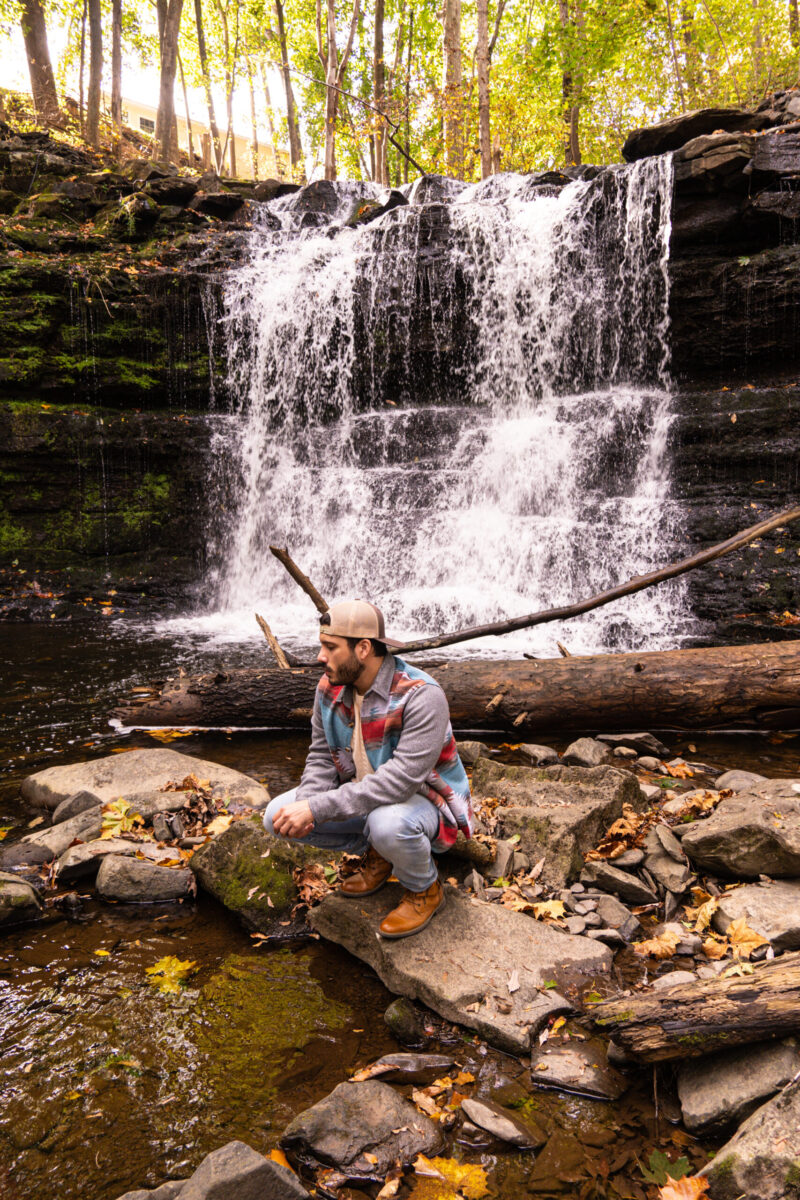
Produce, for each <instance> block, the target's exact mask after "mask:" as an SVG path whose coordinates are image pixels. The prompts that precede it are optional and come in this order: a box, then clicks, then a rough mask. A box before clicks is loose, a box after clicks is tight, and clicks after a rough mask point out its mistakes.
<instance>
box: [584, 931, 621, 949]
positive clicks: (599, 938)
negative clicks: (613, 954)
mask: <svg viewBox="0 0 800 1200" xmlns="http://www.w3.org/2000/svg"><path fill="white" fill-rule="evenodd" d="M586 936H587V937H590V938H591V939H592V941H594V942H602V943H603V945H604V946H611V947H612V948H613V949H616V948H617V947H619V946H625V945H627V942H626V941H625V938H624V937H623V936H622V934H621V933H620V932H619V930H617V929H590V930H589V931H588V933H587V934H586Z"/></svg>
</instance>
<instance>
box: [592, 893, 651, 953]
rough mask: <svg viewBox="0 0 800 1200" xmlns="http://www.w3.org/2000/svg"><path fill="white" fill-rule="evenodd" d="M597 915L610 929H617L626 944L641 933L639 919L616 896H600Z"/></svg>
mask: <svg viewBox="0 0 800 1200" xmlns="http://www.w3.org/2000/svg"><path fill="white" fill-rule="evenodd" d="M597 915H598V916H599V917H600V919H601V921H602V922H603V924H604V925H606V926H607V927H608V928H609V929H616V930H617V931H618V932H619V933H620V934H621V935H622V937H623V938H624V939H625V941H626V942H630V941H632V940H633V938H635V937H636V936H637V934H638V933H639V932H640V931H641V928H642V926H641V924H640V923H639V919H638V917H635V916H634V915H633V913H632V912H631V910H630V909H629V908H626V907H625V905H624V904H622V902H621V901H619V900H617V898H616V896H600V897H599V898H598V900H597Z"/></svg>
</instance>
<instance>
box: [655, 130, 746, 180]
mask: <svg viewBox="0 0 800 1200" xmlns="http://www.w3.org/2000/svg"><path fill="white" fill-rule="evenodd" d="M755 141H756V139H755V138H754V137H747V136H744V135H739V136H738V137H737V136H734V135H732V134H725V133H719V134H711V135H708V136H705V137H698V138H693V139H692V141H690V142H687V143H686V145H685V146H682V147H681V149H680V150H678V151H677V153H676V154H675V187H676V191H680V192H686V191H710V190H712V189H714V188H715V187H718V186H720V185H723V186H724V185H725V184H726V183H727V182H729V177H730V176H738V177H739V179H740V180H741V184H742V190H744V187H743V184H744V180H745V177H742V171H743V170H744V168H745V167H746V166H747V164H748V163H749V162H750V159H751V157H752V154H753V147H754V145H755Z"/></svg>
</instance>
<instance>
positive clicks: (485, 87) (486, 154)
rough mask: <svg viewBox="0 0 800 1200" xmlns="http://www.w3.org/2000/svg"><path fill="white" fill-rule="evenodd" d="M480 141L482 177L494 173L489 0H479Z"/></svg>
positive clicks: (476, 54)
mask: <svg viewBox="0 0 800 1200" xmlns="http://www.w3.org/2000/svg"><path fill="white" fill-rule="evenodd" d="M475 57H476V59H477V65H478V141H479V143H480V148H481V179H486V178H488V176H489V175H491V173H492V134H491V128H490V119H489V118H490V112H489V0H478V44H477V49H476V53H475Z"/></svg>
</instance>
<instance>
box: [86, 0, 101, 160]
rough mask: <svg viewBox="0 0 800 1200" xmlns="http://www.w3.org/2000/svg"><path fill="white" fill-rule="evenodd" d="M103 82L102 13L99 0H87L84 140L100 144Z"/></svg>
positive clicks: (95, 144) (92, 143)
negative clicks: (101, 90) (86, 92)
mask: <svg viewBox="0 0 800 1200" xmlns="http://www.w3.org/2000/svg"><path fill="white" fill-rule="evenodd" d="M102 84H103V14H102V11H101V9H100V0H89V94H88V96H87V98H86V140H87V142H89V144H90V145H91V146H99V145H100V89H101V87H102Z"/></svg>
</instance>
